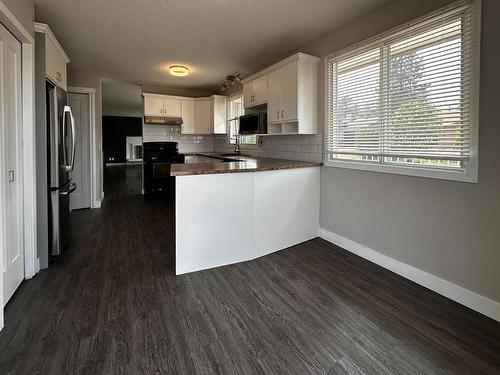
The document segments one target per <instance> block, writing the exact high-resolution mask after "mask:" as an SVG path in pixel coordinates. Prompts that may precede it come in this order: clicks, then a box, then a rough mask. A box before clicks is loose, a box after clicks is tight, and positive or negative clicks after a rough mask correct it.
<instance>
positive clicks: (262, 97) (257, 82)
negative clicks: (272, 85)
mask: <svg viewBox="0 0 500 375" xmlns="http://www.w3.org/2000/svg"><path fill="white" fill-rule="evenodd" d="M252 88H253V102H254V103H256V104H262V103H265V102H266V101H267V74H266V75H264V76H262V77H259V78H256V79H254V80H253V82H252Z"/></svg>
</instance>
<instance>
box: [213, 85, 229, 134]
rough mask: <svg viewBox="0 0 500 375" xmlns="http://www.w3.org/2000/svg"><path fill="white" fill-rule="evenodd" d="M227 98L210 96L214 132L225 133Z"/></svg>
mask: <svg viewBox="0 0 500 375" xmlns="http://www.w3.org/2000/svg"><path fill="white" fill-rule="evenodd" d="M226 103H227V99H226V97H225V96H220V95H214V96H212V112H213V116H212V118H213V132H214V134H226V133H227V121H226V119H227V106H226Z"/></svg>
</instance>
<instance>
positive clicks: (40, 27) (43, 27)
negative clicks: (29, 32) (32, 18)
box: [34, 22, 70, 64]
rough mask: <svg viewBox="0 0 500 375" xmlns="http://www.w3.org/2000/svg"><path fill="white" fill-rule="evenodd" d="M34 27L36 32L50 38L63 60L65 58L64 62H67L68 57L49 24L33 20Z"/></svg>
mask: <svg viewBox="0 0 500 375" xmlns="http://www.w3.org/2000/svg"><path fill="white" fill-rule="evenodd" d="M34 27H35V32H37V33H44V34H45V35H46V36H48V37H49V38H50V40H52V42H53V43H54V45H55V46H56V48H57V49H58V50H59V53H60V54H61V55H62V56H63V57H64V60H66V64H67V63H69V61H70V60H69V57H68V55H66V52H64V49H63V48H62V46H61V44H59V41H58V40H57V38H56V36H55V35H54V33H53V32H52V30H51V29H50V27H49V25H47V24H45V23H40V22H34Z"/></svg>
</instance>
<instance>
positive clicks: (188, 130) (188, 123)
mask: <svg viewBox="0 0 500 375" xmlns="http://www.w3.org/2000/svg"><path fill="white" fill-rule="evenodd" d="M181 115H182V116H181V117H182V125H181V133H182V134H194V133H195V128H194V100H183V101H182V102H181Z"/></svg>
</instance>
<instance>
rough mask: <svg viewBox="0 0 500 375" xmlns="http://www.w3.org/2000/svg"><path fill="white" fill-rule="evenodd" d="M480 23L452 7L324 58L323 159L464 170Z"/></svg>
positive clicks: (465, 7) (461, 7)
mask: <svg viewBox="0 0 500 375" xmlns="http://www.w3.org/2000/svg"><path fill="white" fill-rule="evenodd" d="M475 22H478V20H477V19H476V17H475V16H474V14H473V7H472V6H471V4H470V2H467V3H466V2H461V3H457V4H455V5H454V6H452V7H451V8H447V9H446V10H441V11H440V12H438V13H434V14H432V15H430V16H427V17H424V18H422V19H420V20H418V21H416V22H413V23H411V24H409V25H405V26H404V27H401V28H399V29H397V30H395V31H392V32H390V33H388V34H386V35H384V36H381V37H378V38H375V39H372V40H370V41H368V42H366V43H362V44H360V45H358V46H356V47H354V48H352V49H349V50H346V51H341V52H340V53H336V54H334V55H332V56H330V57H328V58H327V60H326V69H327V74H326V77H327V113H326V117H327V122H326V132H325V133H326V140H325V152H326V160H327V164H328V161H333V160H340V161H356V162H363V163H378V164H388V165H400V166H412V167H431V168H443V169H454V170H457V169H464V168H465V165H466V163H467V162H468V161H469V160H470V158H471V149H472V147H471V144H472V143H473V142H472V141H473V139H472V137H473V136H475V134H474V129H473V123H474V118H473V112H474V109H475V108H474V106H473V102H474V98H473V95H475V92H474V90H473V83H474V79H475V76H474V69H475V66H474V63H475V55H474V53H473V50H474V49H475V47H476V46H475V45H474V44H475V40H476V39H474V37H473V35H474V33H473V29H474V24H475Z"/></svg>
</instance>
